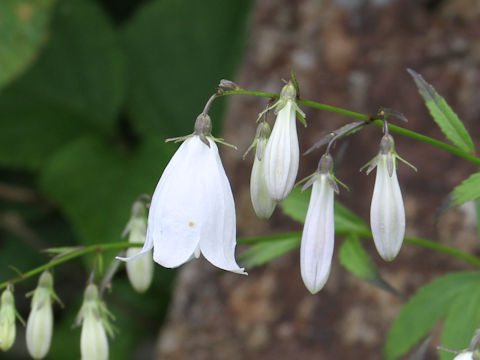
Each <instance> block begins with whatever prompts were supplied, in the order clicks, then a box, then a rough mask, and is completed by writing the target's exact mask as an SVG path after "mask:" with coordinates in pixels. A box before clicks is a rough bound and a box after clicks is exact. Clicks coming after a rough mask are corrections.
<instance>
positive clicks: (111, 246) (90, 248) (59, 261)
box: [0, 242, 143, 290]
mask: <svg viewBox="0 0 480 360" xmlns="http://www.w3.org/2000/svg"><path fill="white" fill-rule="evenodd" d="M142 246H143V244H142V243H130V242H117V243H109V244H96V245H91V246H87V247H80V248H78V250H76V251H72V252H69V253H67V254H65V255H64V256H60V257H57V258H56V259H55V260H53V261H50V262H48V263H46V264H43V265H41V266H39V267H36V268H35V269H32V270H30V271H27V272H26V273H24V274H21V275H19V276H17V277H14V278H12V279H10V280H7V281H4V282H2V283H0V290H1V289H3V288H5V287H6V286H8V285H9V284H15V283H17V282H20V281H23V280H25V279H28V278H30V277H32V276H35V275H37V274H39V273H41V272H43V271H45V270H47V269H50V268H53V267H55V266H57V265H60V264H62V263H64V262H67V261H69V260H72V259H75V258H78V257H80V256H83V255H85V254H88V253H91V252H95V251H105V250H115V249H127V248H129V247H142Z"/></svg>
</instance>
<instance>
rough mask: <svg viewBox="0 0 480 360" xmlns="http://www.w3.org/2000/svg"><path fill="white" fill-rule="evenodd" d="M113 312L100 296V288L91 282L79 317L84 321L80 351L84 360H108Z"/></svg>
mask: <svg viewBox="0 0 480 360" xmlns="http://www.w3.org/2000/svg"><path fill="white" fill-rule="evenodd" d="M108 316H111V314H110V313H109V312H108V310H107V309H106V307H105V304H104V303H102V302H101V300H100V299H99V297H98V289H97V286H96V285H94V284H90V285H88V286H87V288H86V289H85V294H84V297H83V304H82V308H81V310H80V314H79V319H80V321H81V322H82V334H81V337H80V352H81V356H82V360H107V359H108V340H107V332H110V333H111V332H112V328H111V325H110V324H109V322H108Z"/></svg>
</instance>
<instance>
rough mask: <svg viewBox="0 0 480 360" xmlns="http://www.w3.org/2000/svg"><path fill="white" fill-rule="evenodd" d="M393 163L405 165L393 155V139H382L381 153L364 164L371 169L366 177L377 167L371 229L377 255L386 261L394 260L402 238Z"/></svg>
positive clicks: (402, 214)
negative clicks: (398, 162) (398, 161)
mask: <svg viewBox="0 0 480 360" xmlns="http://www.w3.org/2000/svg"><path fill="white" fill-rule="evenodd" d="M396 159H400V160H402V161H405V160H403V159H402V158H400V157H399V156H398V154H397V153H396V152H395V147H394V142H393V138H392V137H391V136H390V135H385V136H384V137H383V138H382V141H381V142H380V152H379V153H378V155H377V156H376V157H375V158H374V159H373V160H372V161H370V162H369V163H368V164H367V165H370V166H369V168H368V170H367V174H368V173H369V172H370V171H372V170H373V169H374V168H375V167H377V176H376V178H375V187H374V189H373V197H372V204H371V207H370V227H371V229H372V235H373V240H374V242H375V246H376V248H377V251H378V253H379V254H380V256H381V257H382V258H383V259H384V260H387V261H391V260H393V259H394V258H395V257H396V256H397V254H398V253H399V251H400V248H401V247H402V243H403V237H404V235H405V208H404V206H403V199H402V192H401V191H400V185H399V184H398V179H397V172H396V167H397V164H396ZM407 164H408V163H407ZM408 165H410V164H408ZM410 166H412V165H410Z"/></svg>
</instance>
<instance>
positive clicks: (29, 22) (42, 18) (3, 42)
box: [0, 0, 57, 89]
mask: <svg viewBox="0 0 480 360" xmlns="http://www.w3.org/2000/svg"><path fill="white" fill-rule="evenodd" d="M56 2H57V1H56V0H24V1H18V0H2V1H0V89H1V88H2V87H4V86H5V85H6V84H8V83H9V82H11V81H12V80H13V79H14V78H15V77H17V76H18V75H20V74H21V73H22V72H23V71H25V69H26V68H27V67H28V66H29V65H31V64H32V63H33V61H34V59H35V58H36V57H37V55H38V52H39V51H40V49H41V47H42V45H43V44H44V43H45V42H46V40H47V37H48V27H49V24H50V19H51V17H52V13H53V10H54V8H55V4H56Z"/></svg>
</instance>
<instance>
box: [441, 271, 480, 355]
mask: <svg viewBox="0 0 480 360" xmlns="http://www.w3.org/2000/svg"><path fill="white" fill-rule="evenodd" d="M479 277H480V276H479ZM479 325H480V281H479V282H477V283H475V284H474V285H472V286H471V287H469V288H468V289H465V290H464V291H462V292H461V293H459V294H458V295H457V296H456V298H455V300H454V301H453V303H452V305H451V306H450V309H449V311H448V314H447V317H446V318H445V322H444V323H443V331H442V346H444V347H446V348H449V349H455V350H464V349H466V348H468V346H469V344H470V340H471V339H472V337H473V334H474V333H475V330H476V329H477V328H478V327H479ZM439 355H440V359H441V360H451V359H453V357H454V356H455V355H454V354H450V353H448V352H445V351H441V352H439Z"/></svg>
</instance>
